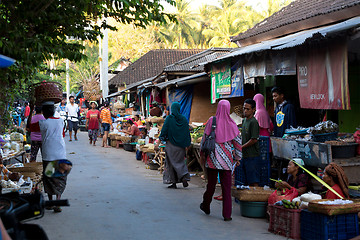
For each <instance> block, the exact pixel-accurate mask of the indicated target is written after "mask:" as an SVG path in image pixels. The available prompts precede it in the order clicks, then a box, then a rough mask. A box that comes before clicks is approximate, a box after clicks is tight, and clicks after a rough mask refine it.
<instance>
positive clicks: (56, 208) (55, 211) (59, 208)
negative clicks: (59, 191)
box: [53, 206, 62, 213]
mask: <svg viewBox="0 0 360 240" xmlns="http://www.w3.org/2000/svg"><path fill="white" fill-rule="evenodd" d="M53 209H54V213H59V212H62V209H61V207H58V206H56V207H54V208H53Z"/></svg>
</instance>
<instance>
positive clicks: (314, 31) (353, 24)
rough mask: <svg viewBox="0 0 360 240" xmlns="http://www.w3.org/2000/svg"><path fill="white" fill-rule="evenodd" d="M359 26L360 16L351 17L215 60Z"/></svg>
mask: <svg viewBox="0 0 360 240" xmlns="http://www.w3.org/2000/svg"><path fill="white" fill-rule="evenodd" d="M357 26H360V17H356V18H352V19H349V20H347V21H344V22H341V23H338V24H334V25H330V26H326V27H320V28H315V29H311V30H306V31H302V32H298V33H295V34H291V35H289V36H286V37H282V38H278V39H274V40H269V41H264V42H261V43H258V44H254V45H250V46H246V47H243V48H239V49H238V50H235V51H233V52H231V53H229V54H227V55H225V56H222V57H220V58H218V59H216V60H215V61H219V60H222V59H226V58H231V57H236V56H240V55H243V54H247V53H252V52H259V51H264V50H270V49H272V50H281V49H285V48H291V47H295V46H299V45H301V44H303V43H304V42H305V41H306V40H307V39H310V38H312V37H313V36H314V35H315V34H321V35H322V36H324V37H326V36H327V35H329V34H332V33H337V32H341V31H345V30H348V29H351V28H354V27H357ZM215 61H209V62H203V63H201V65H206V64H207V63H210V62H215Z"/></svg>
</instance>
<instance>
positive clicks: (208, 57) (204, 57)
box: [164, 48, 232, 72]
mask: <svg viewBox="0 0 360 240" xmlns="http://www.w3.org/2000/svg"><path fill="white" fill-rule="evenodd" d="M231 50H232V48H210V49H207V50H205V51H202V52H200V53H197V54H194V55H192V56H190V57H188V58H185V59H182V60H180V61H178V62H176V63H174V64H171V65H169V66H166V67H165V68H164V72H202V71H204V66H199V63H202V62H205V61H213V60H216V59H217V58H219V57H221V56H223V55H225V54H227V53H229V52H230V51H231ZM194 66H195V67H194Z"/></svg>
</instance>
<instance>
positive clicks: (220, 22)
mask: <svg viewBox="0 0 360 240" xmlns="http://www.w3.org/2000/svg"><path fill="white" fill-rule="evenodd" d="M214 13H215V14H214V18H213V21H212V28H208V29H205V30H204V31H203V33H204V34H205V35H207V36H209V37H210V38H211V40H210V42H209V44H210V46H211V47H236V45H235V44H234V43H232V42H231V41H230V37H231V36H234V35H237V34H239V33H240V32H242V31H245V30H246V29H248V28H249V27H251V25H250V24H251V22H250V21H249V18H248V17H249V8H248V7H246V6H245V3H244V2H238V1H236V0H222V1H221V4H220V8H217V9H216V11H215V12H214Z"/></svg>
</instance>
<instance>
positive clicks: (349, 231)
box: [301, 210, 359, 240]
mask: <svg viewBox="0 0 360 240" xmlns="http://www.w3.org/2000/svg"><path fill="white" fill-rule="evenodd" d="M358 235H359V220H358V215H357V213H350V214H342V215H335V216H327V215H324V214H321V213H314V212H310V211H308V210H303V211H302V212H301V239H319V240H322V239H323V240H328V239H332V240H336V239H337V240H342V239H344V240H345V239H350V238H353V237H355V236H358Z"/></svg>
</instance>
